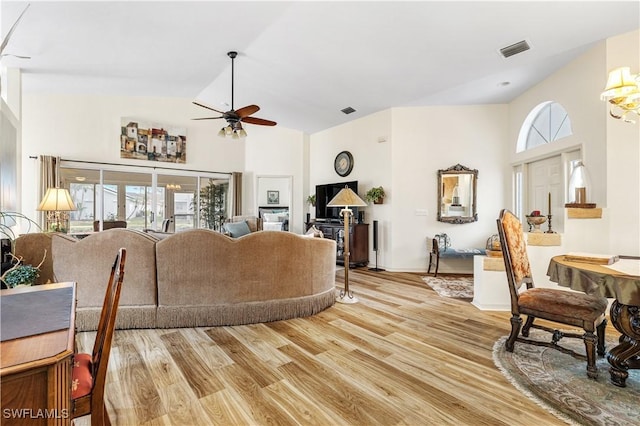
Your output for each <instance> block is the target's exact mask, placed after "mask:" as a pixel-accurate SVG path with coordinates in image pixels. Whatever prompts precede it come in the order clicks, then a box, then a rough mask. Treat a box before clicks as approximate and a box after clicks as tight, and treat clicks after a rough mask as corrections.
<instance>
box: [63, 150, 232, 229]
mask: <svg viewBox="0 0 640 426" xmlns="http://www.w3.org/2000/svg"><path fill="white" fill-rule="evenodd" d="M91 166H95V167H96V168H95V169H94V168H91ZM91 166H88V165H87V164H85V163H81V162H63V164H62V166H61V176H62V185H63V186H64V187H66V188H68V189H69V192H70V193H71V197H72V199H73V201H74V203H75V204H76V207H77V210H76V211H74V212H71V214H70V232H71V233H87V232H93V231H94V230H102V229H107V228H110V227H114V226H117V227H122V226H125V224H126V227H127V228H130V229H137V230H145V229H153V230H158V231H162V230H165V231H168V232H177V231H182V230H185V229H193V228H197V227H202V228H210V229H216V230H219V229H220V226H221V225H222V223H224V221H225V220H227V219H228V218H229V209H230V205H231V203H230V202H229V199H230V197H231V192H230V179H229V178H230V176H229V175H228V174H219V173H207V172H192V171H182V170H173V169H170V170H169V169H164V170H162V171H161V172H160V171H159V170H158V169H157V168H147V167H127V166H115V165H99V164H93V163H91Z"/></svg>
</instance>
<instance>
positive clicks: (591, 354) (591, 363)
mask: <svg viewBox="0 0 640 426" xmlns="http://www.w3.org/2000/svg"><path fill="white" fill-rule="evenodd" d="M583 339H584V349H585V351H586V352H587V376H589V378H591V379H597V378H598V367H596V335H595V334H593V333H591V332H589V331H586V332H585V333H584V337H583Z"/></svg>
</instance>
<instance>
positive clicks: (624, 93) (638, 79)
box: [600, 67, 640, 123]
mask: <svg viewBox="0 0 640 426" xmlns="http://www.w3.org/2000/svg"><path fill="white" fill-rule="evenodd" d="M600 99H602V100H603V101H608V102H609V103H610V104H611V105H610V106H609V115H610V116H611V117H613V118H616V119H622V120H624V121H626V122H627V123H635V121H634V120H631V119H629V118H626V115H627V114H628V113H630V112H634V113H636V114H638V115H640V74H636V75H633V74H631V69H630V68H629V67H621V68H616V69H614V70H613V71H611V72H610V73H609V78H608V80H607V87H605V88H604V92H602V94H601V95H600Z"/></svg>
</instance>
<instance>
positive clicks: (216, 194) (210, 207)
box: [199, 179, 228, 231]
mask: <svg viewBox="0 0 640 426" xmlns="http://www.w3.org/2000/svg"><path fill="white" fill-rule="evenodd" d="M227 190H228V184H227V183H218V182H216V181H215V180H213V179H209V184H208V185H207V186H204V187H202V188H201V189H200V204H199V210H200V221H201V223H202V225H203V226H204V227H205V228H208V229H213V230H216V231H217V230H220V229H221V227H222V225H223V224H224V221H225V219H226V214H225V213H226V208H227V199H226V193H227Z"/></svg>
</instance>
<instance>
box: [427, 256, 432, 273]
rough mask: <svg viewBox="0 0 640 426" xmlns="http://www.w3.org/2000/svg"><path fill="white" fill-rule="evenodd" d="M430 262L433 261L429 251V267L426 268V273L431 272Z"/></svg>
mask: <svg viewBox="0 0 640 426" xmlns="http://www.w3.org/2000/svg"><path fill="white" fill-rule="evenodd" d="M432 262H433V254H431V253H429V269H427V274H430V273H431V265H432Z"/></svg>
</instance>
